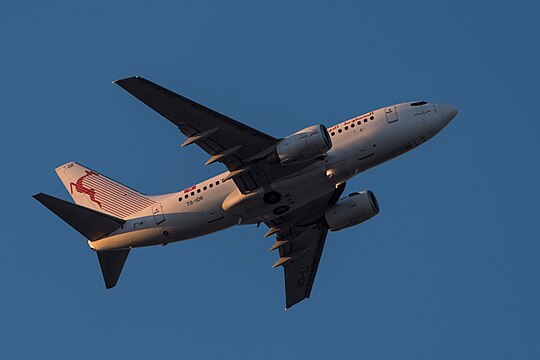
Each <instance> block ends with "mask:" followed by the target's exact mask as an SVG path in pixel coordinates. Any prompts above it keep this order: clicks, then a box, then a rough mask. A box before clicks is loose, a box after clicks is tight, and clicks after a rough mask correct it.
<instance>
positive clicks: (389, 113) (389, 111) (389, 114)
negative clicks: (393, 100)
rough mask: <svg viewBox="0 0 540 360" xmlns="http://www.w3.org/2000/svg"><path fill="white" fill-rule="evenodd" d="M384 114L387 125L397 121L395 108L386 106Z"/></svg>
mask: <svg viewBox="0 0 540 360" xmlns="http://www.w3.org/2000/svg"><path fill="white" fill-rule="evenodd" d="M384 112H385V113H386V120H387V121H388V122H389V123H393V122H394V121H398V117H397V112H396V107H395V106H388V107H387V108H385V109H384Z"/></svg>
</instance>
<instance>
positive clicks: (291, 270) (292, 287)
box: [267, 184, 345, 309]
mask: <svg viewBox="0 0 540 360" xmlns="http://www.w3.org/2000/svg"><path fill="white" fill-rule="evenodd" d="M344 190H345V184H341V185H339V186H338V187H337V188H336V189H335V190H334V191H333V192H331V193H329V194H326V195H323V196H322V197H320V198H317V199H315V200H313V201H311V202H310V203H308V204H306V205H304V206H303V207H301V208H299V209H298V210H296V211H293V212H292V213H291V214H288V215H287V216H286V217H282V218H280V219H277V220H276V221H273V222H271V223H267V225H268V226H270V231H269V234H272V233H275V234H277V237H276V242H275V243H274V245H273V246H272V247H271V248H270V250H271V251H273V250H276V249H279V260H278V261H276V263H275V264H274V266H273V267H274V268H276V267H278V266H283V270H284V275H285V304H286V305H285V308H286V309H288V308H290V307H291V306H293V305H295V304H297V303H299V302H300V301H302V300H304V299H306V298H309V296H310V295H311V289H312V288H313V283H314V282H315V275H317V269H318V267H319V262H320V260H321V255H322V252H323V248H324V243H325V241H326V236H327V234H328V230H327V229H324V227H323V226H322V217H323V213H324V210H325V209H326V208H327V207H328V206H330V205H333V204H335V203H336V202H337V201H338V199H339V197H340V196H341V194H343V191H344Z"/></svg>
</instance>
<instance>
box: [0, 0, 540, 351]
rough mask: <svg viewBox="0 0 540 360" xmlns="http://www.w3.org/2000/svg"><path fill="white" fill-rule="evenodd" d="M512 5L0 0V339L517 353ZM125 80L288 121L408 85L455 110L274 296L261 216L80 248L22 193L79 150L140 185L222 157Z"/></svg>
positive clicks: (345, 114) (533, 220) (527, 40)
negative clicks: (306, 282) (120, 253)
mask: <svg viewBox="0 0 540 360" xmlns="http://www.w3.org/2000/svg"><path fill="white" fill-rule="evenodd" d="M539 10H540V9H539V5H538V4H536V3H535V2H532V1H513V2H508V3H505V4H497V3H492V4H487V3H486V4H485V5H484V4H481V3H480V2H477V3H475V2H469V1H444V2H443V1H441V2H430V1H408V2H400V1H377V2H369V3H363V2H354V1H350V2H349V1H346V2H332V3H331V2H320V1H319V2H317V1H309V2H307V1H306V2H295V3H294V4H293V3H291V2H279V1H274V2H271V3H266V4H264V3H255V2H250V1H246V2H206V1H185V2H175V1H170V2H152V3H150V2H147V1H129V2H114V3H113V2H85V3H83V2H67V1H66V2H58V1H52V2H38V1H29V2H11V3H6V4H3V5H2V11H0V38H1V44H2V49H1V65H2V66H1V67H0V74H1V79H2V86H1V87H0V95H1V99H2V101H1V104H2V106H1V107H0V116H1V119H2V131H0V135H1V141H0V147H1V148H0V150H1V153H2V165H3V167H4V171H3V176H2V177H1V179H0V184H1V186H2V189H3V190H4V201H5V206H4V207H3V209H2V210H1V212H2V213H1V214H2V218H3V219H4V230H3V232H2V240H1V241H2V251H0V270H1V271H0V273H1V274H2V275H1V279H2V283H3V284H4V287H3V292H2V296H1V297H0V315H1V319H2V320H1V322H0V339H2V341H1V343H2V346H1V347H0V355H1V356H2V357H3V358H4V357H5V358H29V357H36V356H43V355H44V354H47V355H54V357H55V358H73V357H77V358H80V359H95V358H96V357H98V356H107V357H112V356H122V357H128V356H129V357H132V358H148V357H150V356H153V357H157V358H173V357H174V358H178V357H186V358H193V359H214V358H232V357H235V358H248V357H249V358H254V357H255V358H260V359H276V358H285V359H288V358H308V357H310V358H314V359H326V358H329V357H331V356H332V357H343V358H365V359H396V358H399V359H434V358H436V359H456V358H460V359H478V358H489V359H509V358H511V359H538V358H539V357H540V341H538V340H539V339H540V325H539V324H540V310H539V307H538V304H539V301H540V291H539V288H538V284H539V283H540V265H539V262H538V256H539V253H540V244H539V242H538V226H537V225H538V220H539V214H540V211H539V210H540V209H539V203H540V202H539V201H540V192H539V191H538V183H539V177H540V175H539V171H538V160H537V155H538V148H537V147H538V143H539V142H538V133H539V132H540V126H539V121H538V117H539V115H538V114H539V110H538V105H539V103H540V102H539V91H538V83H539V81H540V70H539V68H538V63H539V62H540V48H539V47H538V36H539V35H540V27H539V25H538V22H537V19H536V14H538V12H539ZM131 75H141V76H144V77H147V78H149V79H151V80H153V81H155V82H157V83H160V84H162V85H164V86H166V87H168V88H170V89H172V90H174V91H177V92H179V93H181V94H183V95H185V96H187V97H189V98H192V99H194V100H196V101H198V102H201V103H203V104H205V105H207V106H209V107H211V108H214V109H216V110H218V111H220V112H223V113H225V114H227V115H229V116H231V117H233V118H235V119H238V120H240V121H243V122H245V123H247V124H249V125H250V126H253V127H256V128H258V129H260V130H262V131H265V132H267V133H269V134H272V135H274V136H276V137H279V136H285V135H287V134H290V133H292V132H295V131H297V130H299V129H302V128H304V127H306V126H308V125H312V124H318V123H323V124H325V125H328V126H330V125H333V124H335V123H337V122H340V121H342V120H345V119H347V118H350V117H352V116H355V115H358V114H362V113H365V112H367V111H370V110H373V109H376V108H379V107H382V106H385V105H388V104H393V103H398V102H403V101H409V100H424V99H425V100H428V101H434V102H442V103H450V104H454V105H456V106H458V107H459V109H460V113H459V115H458V117H457V118H456V119H455V120H454V121H453V122H452V123H451V124H450V125H449V126H448V127H447V128H446V129H445V130H444V131H443V132H442V133H441V134H439V135H438V136H437V137H436V138H434V139H433V140H431V141H430V142H428V143H427V144H425V145H423V146H422V147H421V148H419V149H417V150H415V151H413V152H411V153H408V154H406V155H404V156H402V157H400V158H398V159H395V160H393V161H391V162H389V163H386V164H383V165H381V166H379V167H377V168H375V169H372V170H370V171H368V172H366V173H364V174H361V175H359V176H357V177H356V178H355V179H354V180H352V181H350V182H349V183H348V187H347V190H348V191H358V190H363V189H371V190H373V191H374V192H375V193H376V194H377V197H378V199H379V203H380V206H381V213H380V214H379V215H378V216H377V217H375V218H374V219H372V220H370V221H369V222H367V223H365V224H362V225H360V226H357V227H354V228H351V229H347V230H344V231H340V232H337V233H332V234H331V236H330V237H329V239H328V241H327V245H326V247H325V252H324V255H323V258H322V261H321V265H320V268H319V273H318V275H317V280H316V283H315V286H314V289H313V293H312V298H311V299H309V300H307V301H305V302H303V303H302V304H300V305H297V306H295V307H294V308H292V309H291V310H289V311H287V312H285V311H283V306H284V289H283V274H282V271H281V269H277V270H273V269H272V268H271V265H272V264H273V263H274V261H275V260H276V259H275V254H271V253H268V251H267V248H268V247H269V246H270V245H271V242H272V240H270V239H264V238H263V235H264V233H265V232H266V230H265V229H264V228H262V227H261V228H259V229H257V228H255V227H239V228H234V229H229V230H226V231H224V232H221V233H217V234H214V235H211V236H206V237H204V238H200V239H197V240H192V241H187V242H183V243H177V244H171V245H169V246H167V247H155V248H147V249H142V250H137V251H133V252H132V254H131V255H130V258H129V259H128V262H127V264H126V267H125V269H124V272H123V274H122V277H121V279H120V282H119V285H118V287H117V288H115V289H113V290H109V291H106V290H105V289H104V286H103V280H102V278H101V274H100V271H99V266H98V262H97V259H96V256H95V254H94V253H93V252H92V251H91V250H90V249H89V248H88V247H87V245H86V241H85V240H84V239H83V238H82V237H81V236H80V235H79V234H78V233H76V232H75V231H74V230H72V229H71V228H69V227H68V226H67V225H65V224H64V223H63V222H62V221H60V220H59V219H57V218H56V217H55V216H54V215H52V214H51V213H49V212H48V211H47V210H46V209H44V208H43V207H41V206H40V205H39V204H38V203H37V202H36V201H35V200H33V199H32V198H31V195H32V194H34V193H37V192H40V191H43V192H46V193H50V194H52V195H54V196H59V197H62V198H64V199H68V198H69V195H68V194H67V193H66V191H65V189H64V188H63V186H62V184H61V182H60V181H59V179H58V178H57V177H56V175H55V173H54V168H55V167H56V166H58V165H60V164H63V163H64V162H67V161H71V160H74V161H78V162H80V163H82V164H85V165H87V166H89V167H91V168H94V169H96V170H98V171H100V172H102V173H104V174H107V175H109V176H110V177H112V178H114V179H117V180H118V181H120V182H123V183H125V184H127V185H130V186H131V187H133V188H136V189H139V190H140V191H143V192H146V193H152V194H154V193H165V192H170V191H176V190H179V189H183V188H185V187H187V186H189V185H191V184H193V183H196V182H198V181H200V180H202V179H204V178H206V177H210V176H212V175H214V174H216V173H218V172H221V171H223V170H224V168H223V167H222V165H220V164H215V165H212V166H208V167H204V166H203V164H204V162H205V161H206V158H207V156H206V154H205V153H203V152H202V151H201V150H200V149H197V148H195V147H194V148H185V149H181V148H180V147H179V144H180V143H181V142H182V141H183V137H182V136H181V134H180V133H179V132H178V131H177V130H176V128H175V127H174V126H172V125H171V124H170V123H168V122H167V121H166V120H165V119H163V118H161V117H159V116H158V115H157V114H155V113H153V112H152V111H151V110H149V109H147V108H146V107H145V106H144V105H143V104H142V103H139V102H137V100H135V99H134V98H132V97H131V96H130V95H129V94H127V93H125V92H124V91H122V90H121V89H120V88H119V87H117V86H114V85H112V84H111V81H113V80H115V79H119V78H122V77H126V76H131Z"/></svg>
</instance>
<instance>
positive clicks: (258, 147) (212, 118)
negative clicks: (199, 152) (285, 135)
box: [115, 76, 278, 193]
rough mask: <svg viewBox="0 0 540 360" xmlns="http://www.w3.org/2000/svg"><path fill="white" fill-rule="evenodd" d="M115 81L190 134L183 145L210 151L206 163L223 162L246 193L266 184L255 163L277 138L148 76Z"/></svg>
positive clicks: (185, 133) (186, 133)
mask: <svg viewBox="0 0 540 360" xmlns="http://www.w3.org/2000/svg"><path fill="white" fill-rule="evenodd" d="M115 83H116V84H118V85H119V86H121V87H122V88H123V89H124V90H126V91H127V92H129V93H130V94H132V95H133V96H135V97H136V98H137V99H139V100H141V101H142V102H144V103H145V104H146V105H148V106H149V107H150V108H152V109H153V110H155V111H156V112H157V113H159V114H160V115H162V116H163V117H165V118H166V119H168V120H169V121H170V122H172V123H173V124H175V125H176V126H177V127H178V128H179V129H180V131H181V132H182V133H183V134H184V135H185V136H187V140H186V141H185V142H184V143H183V144H182V146H186V145H190V144H196V145H198V146H199V147H200V148H202V149H203V150H204V151H205V152H206V153H208V154H209V155H210V159H208V161H207V162H206V165H209V164H211V163H214V162H221V163H223V164H224V165H225V166H227V168H228V169H229V171H230V172H231V174H232V176H231V178H232V179H233V180H234V182H235V183H236V185H237V186H238V188H239V189H240V190H241V191H242V192H243V193H246V192H249V191H251V190H253V189H255V188H256V187H258V186H260V185H262V184H261V182H262V180H263V179H260V178H257V176H258V174H257V173H258V171H260V170H258V169H256V167H254V165H255V164H254V163H255V162H256V161H257V160H258V159H259V158H260V157H264V156H265V155H268V154H267V153H266V152H267V151H271V149H272V147H273V146H274V145H275V144H276V143H277V141H278V140H277V139H275V138H273V137H272V136H269V135H267V134H265V133H263V132H261V131H259V130H256V129H254V128H251V127H249V126H247V125H245V124H242V123H241V122H238V121H236V120H233V119H231V118H230V117H228V116H225V115H222V114H220V113H218V112H216V111H214V110H211V109H209V108H207V107H205V106H203V105H200V104H198V103H196V102H194V101H192V100H190V99H187V98H185V97H183V96H181V95H178V94H176V93H174V92H172V91H170V90H168V89H165V88H164V87H162V86H160V85H157V84H155V83H153V82H151V81H149V80H146V79H144V78H141V77H138V76H135V77H130V78H126V79H122V80H118V81H115ZM267 172H268V171H267Z"/></svg>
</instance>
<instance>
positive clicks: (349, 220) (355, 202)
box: [324, 190, 379, 231]
mask: <svg viewBox="0 0 540 360" xmlns="http://www.w3.org/2000/svg"><path fill="white" fill-rule="evenodd" d="M378 213H379V203H378V202H377V198H375V194H373V193H372V192H371V191H369V190H366V191H362V192H354V193H351V194H349V196H347V197H346V198H343V199H340V200H339V201H338V202H337V203H336V204H335V205H332V206H331V207H330V208H328V209H326V211H325V212H324V219H325V221H326V225H327V227H328V229H330V230H331V231H338V230H341V229H345V228H348V227H351V226H354V225H357V224H360V223H363V222H364V221H367V220H369V219H371V218H372V217H374V216H375V215H377V214H378Z"/></svg>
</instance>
